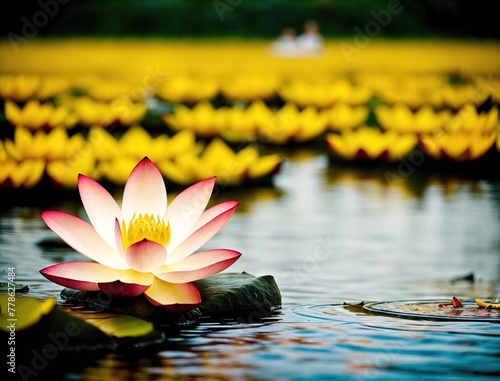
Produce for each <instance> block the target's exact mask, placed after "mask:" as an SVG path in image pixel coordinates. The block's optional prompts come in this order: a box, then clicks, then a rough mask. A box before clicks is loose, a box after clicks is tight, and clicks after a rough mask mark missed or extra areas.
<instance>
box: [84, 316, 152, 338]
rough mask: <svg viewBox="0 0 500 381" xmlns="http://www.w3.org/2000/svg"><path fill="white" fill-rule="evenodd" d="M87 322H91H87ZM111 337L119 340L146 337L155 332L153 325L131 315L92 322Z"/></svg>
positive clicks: (91, 322)
mask: <svg viewBox="0 0 500 381" xmlns="http://www.w3.org/2000/svg"><path fill="white" fill-rule="evenodd" d="M87 322H89V321H88V320H87ZM90 324H92V325H93V326H94V327H97V328H99V329H100V330H101V331H103V332H105V333H106V334H108V335H109V336H114V337H117V338H124V337H139V336H145V335H148V334H150V333H151V332H153V330H154V326H153V324H152V323H150V322H147V321H144V320H141V319H139V318H136V317H134V316H129V315H116V316H111V317H108V318H102V319H93V320H92V321H90Z"/></svg>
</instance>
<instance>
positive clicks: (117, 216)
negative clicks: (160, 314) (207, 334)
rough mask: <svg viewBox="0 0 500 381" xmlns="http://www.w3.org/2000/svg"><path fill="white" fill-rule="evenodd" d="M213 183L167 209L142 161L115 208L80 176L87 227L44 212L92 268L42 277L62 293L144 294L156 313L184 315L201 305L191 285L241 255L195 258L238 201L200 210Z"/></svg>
mask: <svg viewBox="0 0 500 381" xmlns="http://www.w3.org/2000/svg"><path fill="white" fill-rule="evenodd" d="M214 184H215V177H212V178H209V179H206V180H203V181H200V182H198V183H196V184H194V185H192V186H190V187H189V188H187V189H185V190H184V191H183V192H181V193H179V195H177V197H175V199H174V200H173V201H172V202H171V203H170V204H169V205H168V207H167V191H166V188H165V183H164V181H163V177H162V176H161V174H160V172H159V170H158V168H157V167H156V166H155V165H154V164H153V162H151V161H150V160H149V159H148V158H147V157H145V158H144V159H142V160H141V161H140V162H139V163H138V164H137V165H136V167H135V168H134V169H133V170H132V172H131V173H130V176H129V178H128V179H127V183H126V184H125V189H124V192H123V199H122V204H121V208H120V206H119V205H118V204H117V202H116V201H115V200H114V199H113V197H112V196H111V195H110V194H109V193H108V191H107V190H105V189H104V188H103V187H102V186H101V185H99V184H98V183H97V182H96V181H95V180H93V179H91V178H89V177H87V176H84V175H79V177H78V189H79V191H80V197H81V199H82V202H83V206H84V208H85V211H86V213H87V215H88V217H89V220H90V222H91V223H88V222H86V221H84V220H82V219H80V218H78V217H75V216H73V215H70V214H67V213H63V212H58V211H45V212H42V219H43V220H44V221H45V223H46V224H47V225H48V227H49V228H50V229H51V230H52V231H53V232H54V233H56V234H57V235H58V236H59V237H60V238H61V239H62V240H63V241H65V242H66V243H67V244H68V245H69V246H71V247H72V248H73V249H75V250H76V251H78V252H80V253H81V254H83V255H85V256H86V257H88V258H90V259H92V260H94V261H95V262H67V263H60V264H56V265H52V266H48V267H46V268H44V269H42V270H41V271H40V272H41V274H42V275H43V276H45V277H46V278H47V279H49V280H51V281H52V282H55V283H57V284H59V285H61V286H64V287H69V288H72V289H76V290H81V291H98V290H102V291H104V292H106V293H108V294H111V295H114V296H137V295H141V294H144V295H145V296H146V298H147V299H148V300H149V301H150V302H151V303H152V304H153V305H155V306H161V307H163V308H164V309H166V310H168V311H185V310H189V309H192V308H194V307H195V306H196V305H198V304H199V303H200V302H201V297H200V293H199V291H198V289H197V288H196V287H195V286H194V285H193V283H191V282H193V281H195V280H198V279H202V278H205V277H207V276H210V275H214V274H216V273H218V272H220V271H223V270H224V269H226V268H227V267H229V266H230V265H232V264H233V263H234V262H235V261H236V260H237V259H238V258H239V257H240V255H241V253H239V252H237V251H234V250H229V249H216V250H208V251H203V252H198V253H195V254H193V253H194V252H195V251H196V250H198V249H199V248H200V247H201V246H202V245H204V244H205V243H206V242H207V241H208V240H209V239H210V238H212V237H213V236H214V235H215V234H216V233H217V232H218V231H219V230H220V229H221V228H222V227H223V226H224V225H225V224H226V222H227V221H228V220H229V218H230V217H231V215H232V214H233V212H234V210H235V209H236V206H237V205H238V202H237V201H226V202H223V203H221V204H218V205H215V206H213V207H211V208H210V209H207V210H205V208H206V206H207V204H208V201H209V199H210V196H211V195H212V190H213V187H214Z"/></svg>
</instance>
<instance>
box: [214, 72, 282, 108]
mask: <svg viewBox="0 0 500 381" xmlns="http://www.w3.org/2000/svg"><path fill="white" fill-rule="evenodd" d="M281 82H282V80H281V78H280V77H278V76H276V75H270V74H267V75H266V74H236V75H233V76H230V77H229V78H227V79H225V80H224V81H222V83H221V93H222V95H224V96H225V97H226V98H227V99H230V100H240V101H245V102H253V101H256V100H265V99H269V98H272V97H273V96H275V95H276V94H277V92H278V89H279V87H280V85H281Z"/></svg>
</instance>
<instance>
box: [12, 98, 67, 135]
mask: <svg viewBox="0 0 500 381" xmlns="http://www.w3.org/2000/svg"><path fill="white" fill-rule="evenodd" d="M5 116H6V118H7V120H8V121H9V123H10V124H12V125H13V126H23V127H27V128H30V129H32V130H38V129H42V128H44V129H52V128H54V127H57V126H64V127H66V128H68V127H72V126H73V125H74V124H75V123H76V118H75V116H74V115H73V114H72V112H71V110H70V109H69V108H67V107H65V106H53V105H51V104H50V103H40V102H39V101H38V100H36V99H32V100H29V101H28V102H26V104H25V105H24V107H20V106H18V105H17V104H16V103H15V102H13V101H11V100H7V101H6V102H5Z"/></svg>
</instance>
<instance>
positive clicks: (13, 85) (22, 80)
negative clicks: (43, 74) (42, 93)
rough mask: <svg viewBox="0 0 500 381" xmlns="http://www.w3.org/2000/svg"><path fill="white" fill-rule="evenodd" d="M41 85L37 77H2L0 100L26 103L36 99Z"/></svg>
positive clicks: (15, 75) (23, 75) (0, 80)
mask: <svg viewBox="0 0 500 381" xmlns="http://www.w3.org/2000/svg"><path fill="white" fill-rule="evenodd" d="M39 85H40V77H39V76H37V75H25V74H13V75H0V98H1V99H10V100H12V101H13V102H25V101H27V100H28V99H30V98H33V97H35V94H36V92H37V90H38V87H39Z"/></svg>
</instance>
